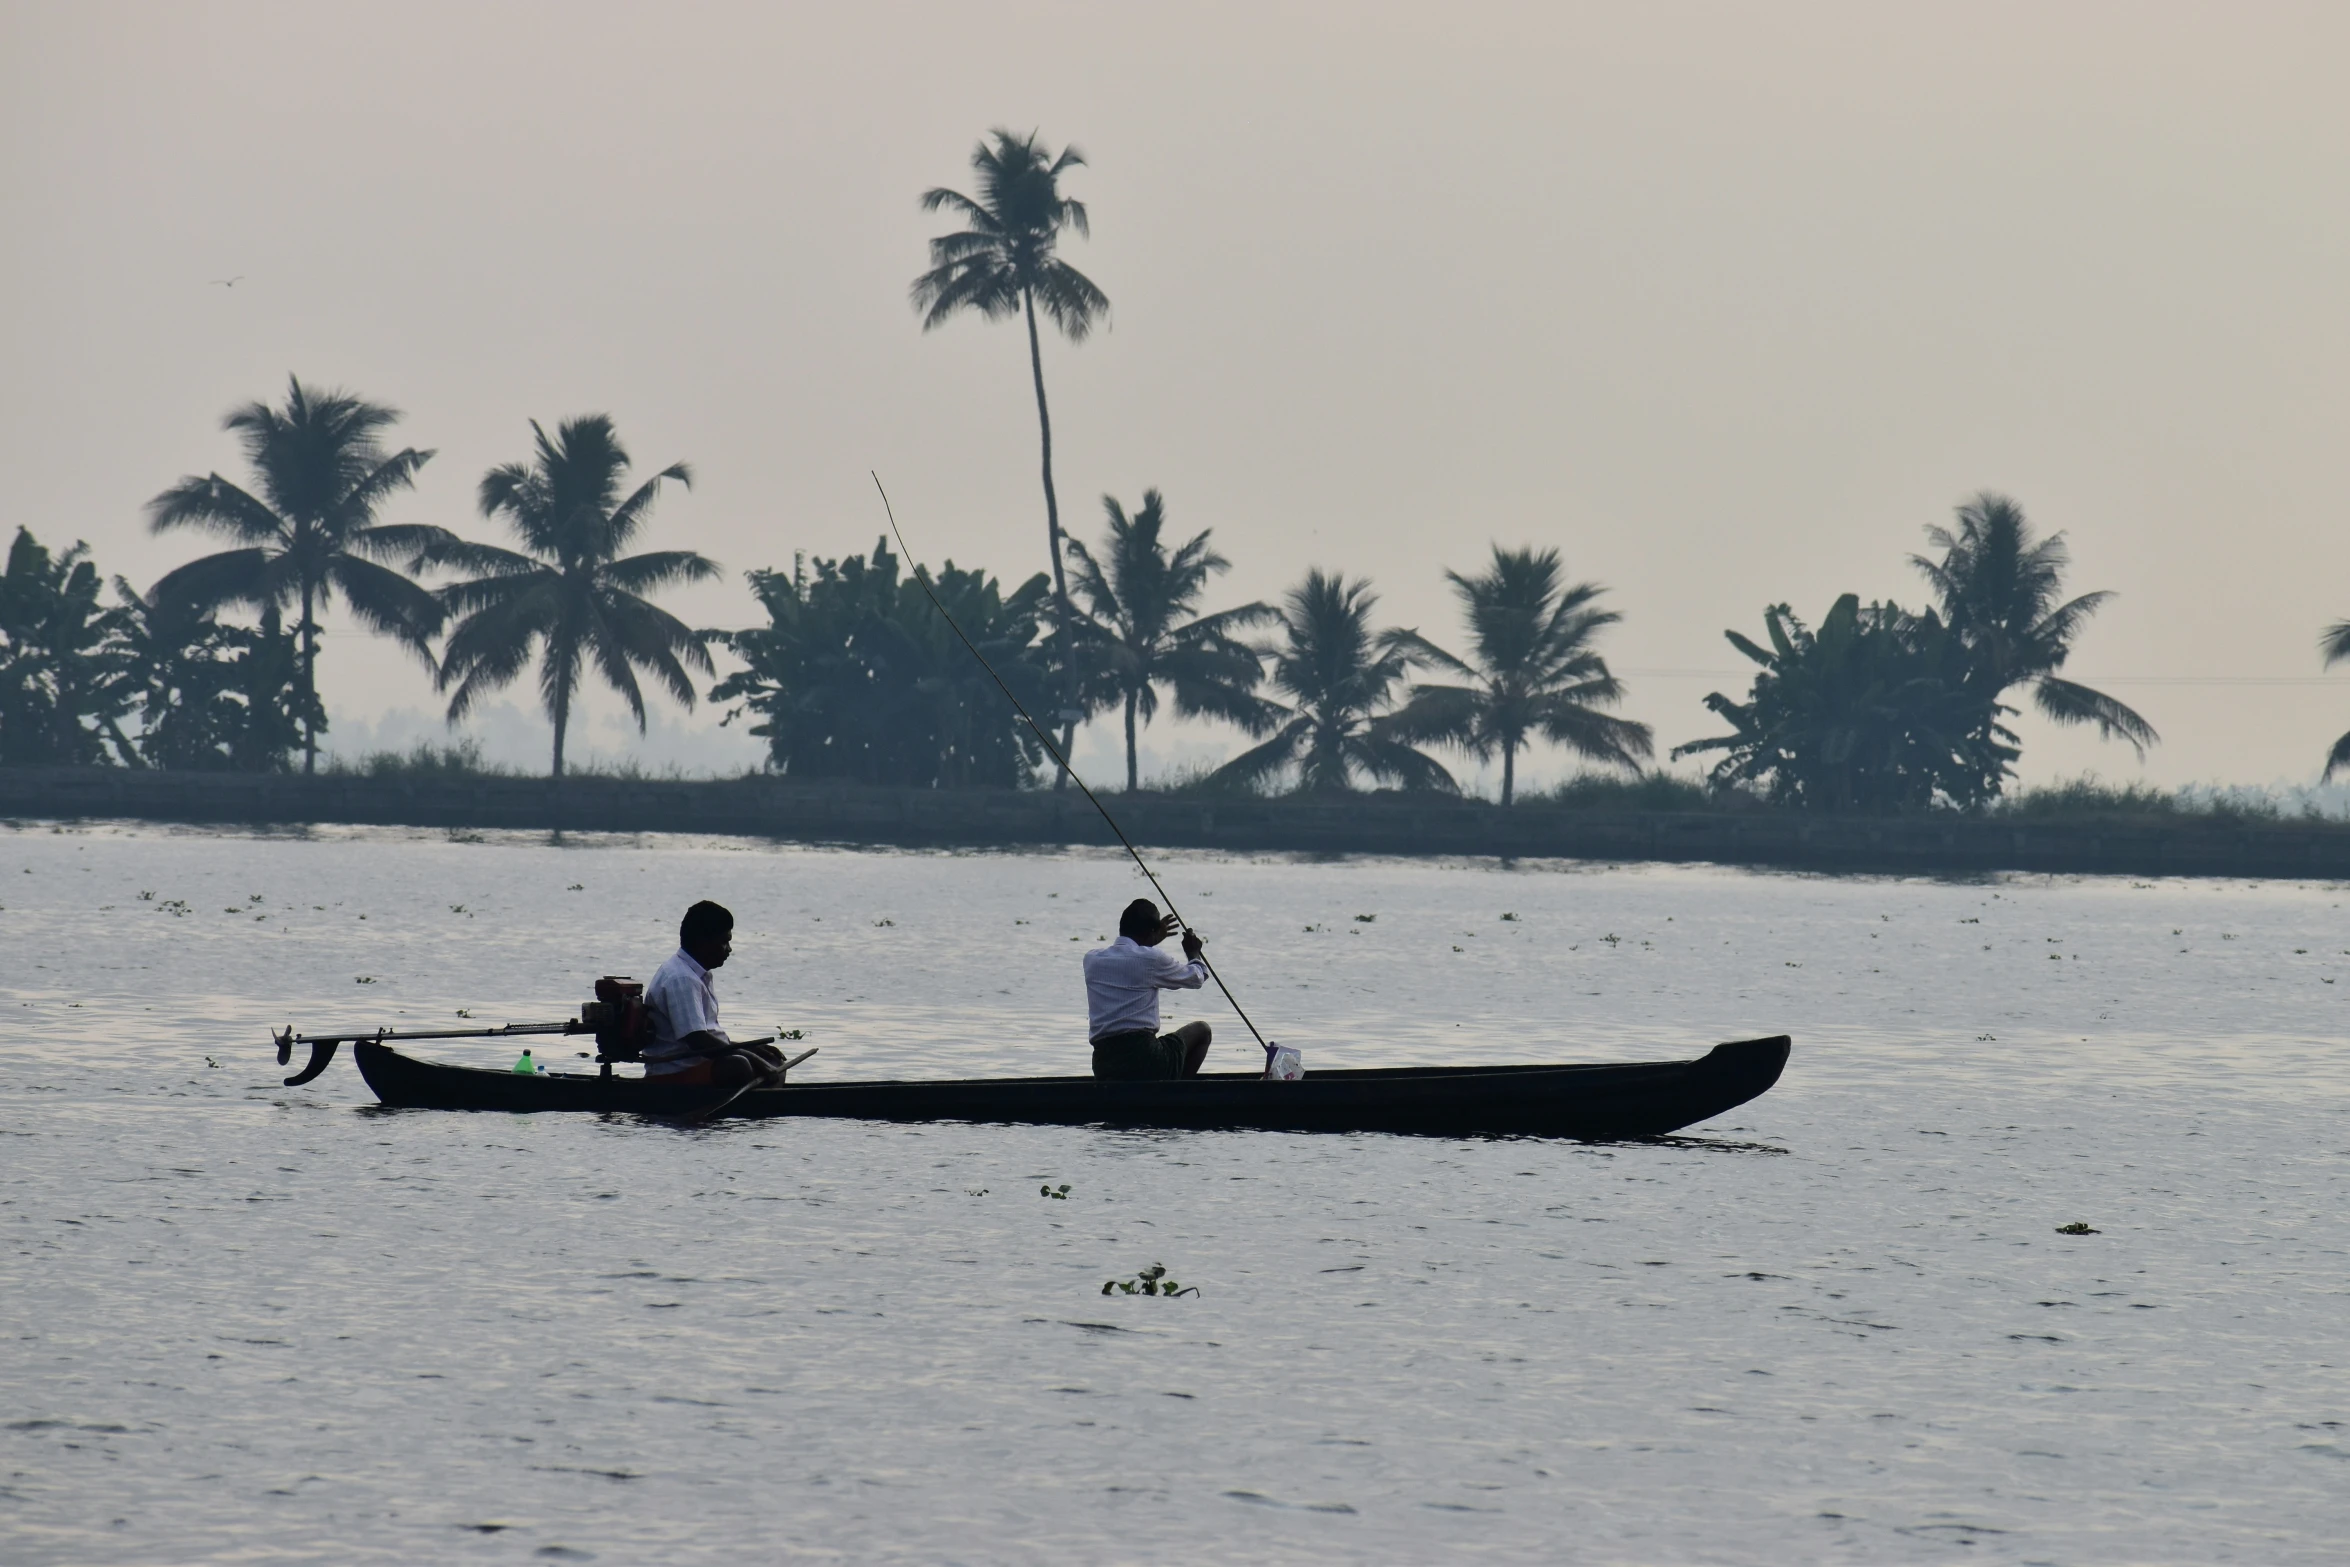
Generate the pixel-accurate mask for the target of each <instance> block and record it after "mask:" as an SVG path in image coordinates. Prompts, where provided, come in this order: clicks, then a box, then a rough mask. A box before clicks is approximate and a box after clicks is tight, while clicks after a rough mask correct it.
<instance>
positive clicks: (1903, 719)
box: [1673, 593, 2016, 811]
mask: <svg viewBox="0 0 2350 1567" xmlns="http://www.w3.org/2000/svg"><path fill="white" fill-rule="evenodd" d="M1763 624H1764V627H1765V629H1766V631H1767V634H1768V636H1769V639H1770V646H1769V647H1767V648H1765V647H1760V646H1757V645H1756V644H1755V643H1754V642H1752V641H1750V640H1748V639H1747V638H1745V637H1743V636H1740V635H1739V634H1738V633H1737V632H1735V631H1728V632H1724V633H1723V635H1724V636H1726V637H1728V638H1729V640H1730V645H1731V646H1733V647H1735V648H1737V649H1738V651H1739V652H1741V653H1744V654H1745V655H1746V656H1747V657H1748V658H1751V659H1753V660H1754V661H1755V662H1756V663H1757V664H1759V665H1761V666H1762V670H1761V673H1759V674H1757V675H1756V676H1755V677H1754V686H1753V689H1752V691H1751V693H1750V694H1749V696H1748V698H1747V700H1745V701H1744V702H1733V701H1731V700H1730V699H1729V698H1728V697H1725V696H1723V695H1722V694H1721V693H1720V692H1718V691H1717V692H1714V693H1712V694H1711V695H1709V696H1708V697H1707V698H1706V699H1705V705H1706V706H1707V707H1709V708H1711V709H1713V710H1714V712H1716V713H1717V714H1719V715H1720V716H1721V717H1723V718H1724V719H1727V720H1728V721H1729V723H1730V727H1731V732H1730V733H1729V734H1727V735H1716V736H1712V737H1710V738H1708V739H1704V740H1693V741H1691V742H1690V743H1689V744H1687V745H1681V746H1675V747H1674V748H1673V755H1674V756H1675V757H1682V756H1692V755H1699V754H1702V753H1704V752H1708V751H1719V752H1722V753H1724V754H1723V757H1722V760H1721V761H1720V762H1719V763H1717V764H1716V765H1715V767H1714V769H1713V781H1714V783H1715V784H1716V785H1717V786H1733V785H1745V786H1753V787H1758V788H1760V789H1761V790H1762V791H1763V792H1764V793H1765V794H1766V795H1767V796H1768V797H1769V798H1770V799H1771V800H1772V801H1773V802H1775V803H1777V804H1781V805H1794V806H1805V807H1811V808H1814V809H1822V810H1869V811H1889V810H1895V809H1899V808H1903V807H1922V806H1925V805H1928V804H1930V803H1932V802H1933V801H1934V800H1935V799H1936V798H1937V797H1940V798H1942V799H1946V800H1948V801H1950V802H1951V803H1954V804H1958V805H1974V804H1979V803H1980V802H1982V801H1984V800H1986V799H1989V798H1990V797H1991V796H1992V795H1995V794H1997V793H1998V792H1999V786H2000V779H2001V776H2002V774H2003V772H2004V770H2005V768H2006V765H2007V763H2008V762H2010V761H2012V760H2013V759H2014V757H2015V755H2016V752H2015V750H2014V748H2013V747H2012V746H2009V745H2006V744H2004V743H2002V742H2001V741H1999V740H1998V739H1996V738H1994V737H1993V731H1992V728H1991V726H1990V725H1989V723H1988V722H1987V710H1988V708H1989V706H1990V704H1989V703H1988V702H1987V701H1986V700H1985V699H1984V698H1983V696H1982V694H1981V693H1980V691H1979V690H1977V689H1974V688H1971V687H1970V686H1969V684H1968V679H1967V676H1968V670H1969V667H1970V660H1971V659H1972V657H1973V654H1972V652H1971V650H1970V649H1969V648H1968V647H1967V646H1966V645H1965V644H1964V643H1963V642H1962V641H1961V640H1960V639H1959V638H1958V637H1957V636H1956V635H1955V634H1953V633H1952V632H1951V631H1950V629H1949V628H1948V627H1946V626H1944V625H1943V624H1942V622H1941V620H1940V619H1939V617H1937V616H1935V615H1933V614H1931V613H1929V614H1925V615H1913V614H1911V613H1909V612H1908V611H1907V610H1904V609H1902V608H1901V607H1900V606H1899V605H1896V604H1869V605H1866V606H1864V605H1862V603H1861V602H1860V599H1859V596H1858V595H1856V594H1851V593H1847V594H1845V595H1844V596H1843V597H1842V598H1839V599H1838V600H1836V602H1835V604H1834V605H1833V606H1832V607H1831V608H1830V609H1829V611H1828V613H1827V615H1826V616H1825V617H1824V618H1823V619H1822V620H1821V621H1820V626H1819V630H1818V631H1817V632H1816V633H1815V632H1813V631H1812V630H1811V629H1810V628H1809V627H1807V626H1805V625H1804V623H1803V622H1802V620H1800V619H1798V618H1797V617H1796V615H1795V613H1794V612H1793V611H1792V610H1790V609H1789V608H1788V607H1787V606H1786V605H1784V604H1774V605H1772V606H1771V607H1770V608H1769V609H1768V610H1766V611H1764V612H1763Z"/></svg>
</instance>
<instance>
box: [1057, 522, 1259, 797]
mask: <svg viewBox="0 0 2350 1567" xmlns="http://www.w3.org/2000/svg"><path fill="white" fill-rule="evenodd" d="M1102 509H1103V510H1104V511H1105V512H1106V513H1108V516H1109V527H1108V528H1107V529H1106V530H1105V531H1104V532H1103V535H1102V553H1101V558H1100V559H1099V560H1096V559H1095V558H1094V556H1093V553H1092V552H1091V551H1089V550H1088V549H1086V547H1085V546H1084V545H1083V544H1082V543H1080V542H1079V541H1078V540H1076V539H1071V540H1070V541H1069V543H1068V550H1069V558H1070V559H1071V560H1073V561H1075V562H1076V563H1077V591H1078V594H1079V596H1081V597H1082V598H1083V599H1084V600H1085V607H1086V610H1087V611H1088V614H1087V618H1086V621H1085V623H1084V624H1083V625H1082V626H1081V627H1080V636H1081V637H1082V638H1083V641H1082V642H1081V644H1080V646H1081V647H1082V648H1083V650H1084V652H1085V654H1086V655H1087V661H1088V663H1089V665H1090V666H1091V667H1092V668H1093V669H1096V670H1098V671H1099V679H1100V681H1101V684H1102V686H1103V688H1104V689H1106V690H1107V691H1108V692H1110V693H1111V694H1112V696H1113V698H1114V700H1116V701H1117V702H1118V703H1119V704H1121V705H1122V706H1123V707H1124V708H1125V710H1126V787H1127V788H1128V789H1134V788H1137V787H1139V779H1138V776H1137V769H1136V761H1135V728H1136V722H1137V720H1138V719H1139V720H1140V722H1142V723H1146V724H1147V723H1149V722H1150V721H1151V719H1152V718H1153V717H1155V716H1156V715H1157V713H1158V710H1159V687H1160V686H1162V685H1163V686H1165V687H1167V688H1168V689H1169V690H1170V691H1172V692H1173V693H1174V696H1175V711H1176V712H1177V713H1179V714H1181V715H1183V716H1184V717H1187V718H1189V717H1211V718H1226V719H1230V720H1231V721H1232V722H1234V723H1236V724H1238V725H1240V726H1241V727H1242V728H1243V729H1245V730H1247V731H1249V732H1250V733H1251V734H1262V733H1263V732H1264V731H1265V728H1266V727H1267V725H1268V724H1269V722H1270V721H1271V719H1272V717H1273V715H1274V712H1275V709H1274V708H1273V707H1272V706H1271V705H1270V704H1269V703H1267V702H1266V701H1265V700H1264V699H1263V698H1261V697H1259V696H1258V695H1257V694H1256V687H1257V684H1258V682H1259V681H1261V680H1262V679H1263V678H1264V666H1263V664H1262V663H1261V662H1260V655H1259V653H1258V652H1257V650H1256V649H1255V648H1253V647H1251V646H1249V644H1247V643H1246V642H1243V641H1241V640H1240V638H1239V636H1238V633H1239V632H1241V631H1244V630H1246V629H1247V628H1249V627H1250V626H1260V625H1263V624H1265V623H1266V622H1268V621H1272V620H1277V619H1279V618H1280V617H1279V615H1278V614H1277V613H1276V612H1275V611H1274V610H1273V609H1272V608H1271V607H1270V606H1269V605H1265V604H1243V605H1241V606H1240V607H1239V608H1237V609H1227V610H1219V611H1218V612H1216V613H1215V614H1213V615H1194V614H1193V613H1192V612H1193V610H1194V609H1195V608H1196V607H1197V606H1198V604H1199V600H1200V595H1201V594H1203V593H1205V592H1206V591H1207V585H1208V578H1209V577H1210V576H1212V575H1214V574H1215V573H1217V572H1219V571H1226V570H1229V569H1230V568H1231V564H1232V563H1231V562H1230V561H1228V560H1226V559H1225V558H1224V557H1223V556H1221V555H1219V554H1217V553H1216V552H1215V551H1214V550H1212V549H1210V548H1208V533H1209V532H1210V531H1211V530H1208V529H1205V528H1203V529H1201V530H1200V531H1199V533H1198V534H1196V535H1195V536H1194V537H1193V538H1191V539H1190V540H1189V541H1188V542H1187V543H1184V544H1181V545H1179V546H1177V547H1175V548H1173V549H1169V548H1168V547H1167V545H1166V544H1165V543H1163V542H1162V541H1161V539H1160V537H1159V534H1160V530H1161V529H1162V528H1164V527H1165V525H1166V517H1167V513H1166V503H1165V502H1164V501H1163V500H1161V499H1160V496H1159V492H1158V491H1156V490H1145V491H1143V492H1142V505H1141V507H1140V508H1139V509H1138V510H1136V512H1135V513H1134V515H1133V516H1132V517H1129V516H1127V515H1126V510H1125V508H1124V507H1122V506H1120V505H1119V504H1118V502H1117V500H1116V499H1115V498H1114V497H1112V496H1108V495H1105V496H1103V497H1102Z"/></svg>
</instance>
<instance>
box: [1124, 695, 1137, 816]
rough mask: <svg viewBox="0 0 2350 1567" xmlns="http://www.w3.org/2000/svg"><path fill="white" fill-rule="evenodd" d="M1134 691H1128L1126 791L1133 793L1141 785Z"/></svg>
mask: <svg viewBox="0 0 2350 1567" xmlns="http://www.w3.org/2000/svg"><path fill="white" fill-rule="evenodd" d="M1134 705H1135V696H1134V693H1133V692H1131V691H1129V692H1127V693H1126V792H1127V793H1128V794H1132V793H1133V792H1134V791H1135V789H1136V788H1137V787H1139V783H1138V779H1137V775H1136V772H1135V767H1134Z"/></svg>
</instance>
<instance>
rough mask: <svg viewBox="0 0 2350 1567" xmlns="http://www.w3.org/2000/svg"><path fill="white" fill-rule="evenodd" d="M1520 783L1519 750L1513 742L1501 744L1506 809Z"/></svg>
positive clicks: (1502, 799) (1502, 787)
mask: <svg viewBox="0 0 2350 1567" xmlns="http://www.w3.org/2000/svg"><path fill="white" fill-rule="evenodd" d="M1517 781H1518V748H1517V747H1516V746H1515V745H1513V744H1512V743H1511V742H1509V741H1507V740H1504V741H1503V742H1502V743H1501V803H1502V805H1503V806H1504V807H1505V808H1506V807H1507V806H1508V805H1509V803H1510V796H1511V794H1512V793H1513V792H1514V791H1515V789H1516V786H1517Z"/></svg>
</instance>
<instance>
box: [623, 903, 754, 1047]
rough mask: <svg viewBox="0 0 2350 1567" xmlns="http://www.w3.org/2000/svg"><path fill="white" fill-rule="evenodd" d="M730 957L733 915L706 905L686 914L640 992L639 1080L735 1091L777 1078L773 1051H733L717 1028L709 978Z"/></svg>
mask: <svg viewBox="0 0 2350 1567" xmlns="http://www.w3.org/2000/svg"><path fill="white" fill-rule="evenodd" d="M733 952H734V916H733V915H732V914H731V913H729V912H727V910H726V909H725V908H724V907H722V906H721V905H719V904H715V903H712V902H710V901H709V900H708V899H704V900H703V901H702V902H700V903H697V904H695V905H694V906H693V907H692V908H690V909H688V910H686V911H685V918H684V919H683V920H682V921H680V922H679V923H678V927H677V951H676V952H674V953H672V954H671V955H670V957H669V959H668V961H667V962H665V963H663V964H662V965H661V966H660V967H659V968H658V969H655V970H654V971H653V979H652V982H651V983H650V984H648V985H646V986H645V1011H646V1013H647V1014H649V1015H650V1017H651V1018H652V1023H653V1042H652V1043H651V1044H649V1045H647V1046H645V1052H644V1055H645V1076H646V1077H647V1078H649V1079H652V1080H654V1081H657V1082H664V1083H686V1084H702V1083H707V1084H709V1085H710V1086H712V1087H714V1088H739V1087H741V1086H742V1085H743V1084H745V1083H747V1082H750V1081H752V1080H753V1079H754V1078H767V1079H779V1078H780V1077H781V1076H782V1070H781V1069H782V1066H783V1053H782V1052H781V1051H779V1050H777V1049H776V1048H775V1047H774V1046H773V1045H767V1044H757V1043H751V1044H741V1045H738V1044H736V1043H735V1042H734V1041H733V1040H731V1039H728V1038H727V1037H726V1031H725V1030H724V1029H722V1028H720V1027H719V1026H718V993H717V991H716V990H715V989H713V988H712V987H711V984H710V971H711V970H712V969H714V968H718V967H720V966H721V965H723V964H724V963H725V962H726V960H727V958H728V957H730V956H732V955H733Z"/></svg>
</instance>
